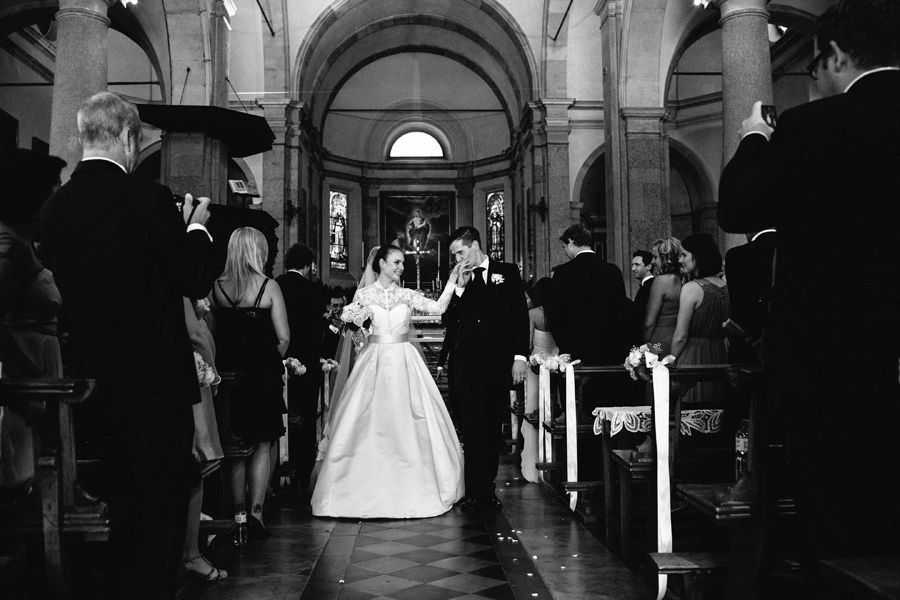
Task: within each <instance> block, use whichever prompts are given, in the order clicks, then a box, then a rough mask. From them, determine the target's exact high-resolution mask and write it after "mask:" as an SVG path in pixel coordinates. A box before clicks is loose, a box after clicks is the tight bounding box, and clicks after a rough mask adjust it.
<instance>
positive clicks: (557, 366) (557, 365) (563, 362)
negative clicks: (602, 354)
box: [528, 352, 581, 373]
mask: <svg viewBox="0 0 900 600" xmlns="http://www.w3.org/2000/svg"><path fill="white" fill-rule="evenodd" d="M580 363H581V361H580V360H572V355H571V354H550V355H547V354H544V353H543V352H538V353H537V354H532V355H531V356H529V357H528V365H529V366H530V367H531V370H532V371H537V370H538V369H539V368H540V366H541V365H544V366H545V367H547V370H548V371H550V372H551V373H565V372H566V367H567V366H568V365H572V366H573V367H574V366H575V365H577V364H580Z"/></svg>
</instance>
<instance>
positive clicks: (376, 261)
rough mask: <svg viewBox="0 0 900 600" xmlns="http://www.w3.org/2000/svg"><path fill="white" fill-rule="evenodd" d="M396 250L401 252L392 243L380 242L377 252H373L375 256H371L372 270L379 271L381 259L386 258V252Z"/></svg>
mask: <svg viewBox="0 0 900 600" xmlns="http://www.w3.org/2000/svg"><path fill="white" fill-rule="evenodd" d="M394 250H396V251H397V252H403V250H401V249H400V248H398V247H397V246H395V245H393V244H382V245H381V246H380V247H379V248H378V252H376V253H375V256H374V257H372V270H373V271H375V272H376V273H381V261H382V260H387V256H388V254H390V253H391V252H393V251H394Z"/></svg>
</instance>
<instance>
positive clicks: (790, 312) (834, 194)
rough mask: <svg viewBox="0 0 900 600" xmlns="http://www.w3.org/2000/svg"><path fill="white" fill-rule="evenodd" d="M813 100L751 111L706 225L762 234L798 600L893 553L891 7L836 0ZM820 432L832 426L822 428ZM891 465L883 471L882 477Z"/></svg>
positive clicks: (898, 289)
mask: <svg viewBox="0 0 900 600" xmlns="http://www.w3.org/2000/svg"><path fill="white" fill-rule="evenodd" d="M810 73H811V74H812V75H813V76H814V77H815V78H816V79H817V85H818V88H819V90H820V91H821V93H822V95H823V96H824V97H823V98H822V99H820V100H816V101H814V102H810V103H808V104H804V105H801V106H798V107H796V108H793V109H791V110H787V111H785V112H784V114H783V115H781V117H780V119H779V120H778V124H777V127H776V129H775V130H774V131H773V129H772V128H771V127H770V126H769V125H768V124H767V123H766V122H765V121H764V120H763V118H762V116H761V109H760V103H759V102H757V103H756V104H754V105H753V109H752V113H751V115H750V116H749V117H748V118H747V119H746V120H745V121H744V123H743V127H742V134H743V139H742V141H741V143H740V145H739V147H738V149H737V152H736V153H735V155H734V157H733V158H732V159H731V161H730V162H729V163H728V165H727V166H726V168H725V170H724V172H723V173H722V179H721V182H720V187H719V205H718V216H719V224H720V225H721V227H722V228H723V229H724V230H725V231H729V232H735V233H744V232H751V231H759V230H760V229H762V228H764V227H771V226H774V227H776V228H777V230H778V252H777V265H776V269H775V270H776V276H775V286H774V294H773V299H772V306H771V310H770V313H769V322H768V325H767V330H766V334H765V344H764V351H765V353H766V362H767V366H771V367H772V368H773V369H774V377H775V378H776V380H777V381H778V386H779V392H780V398H781V400H780V410H781V411H782V413H783V414H782V415H780V420H781V421H783V422H784V429H785V431H786V435H787V437H786V439H785V446H786V450H787V451H788V455H789V457H790V467H791V469H792V470H793V477H792V481H793V483H794V484H795V487H796V497H797V502H798V515H799V516H800V518H801V522H802V525H803V527H804V534H805V536H804V549H805V551H806V556H805V560H804V561H803V562H804V565H805V567H806V569H807V570H806V573H807V575H809V576H810V578H811V579H810V580H811V581H812V586H813V587H811V589H810V597H820V598H830V597H832V596H830V595H828V591H827V590H826V589H815V587H814V586H815V584H816V581H817V577H816V571H815V565H816V560H817V559H819V558H825V557H831V556H853V555H857V556H859V555H867V556H874V555H884V554H889V553H893V554H896V552H897V551H896V535H895V534H896V532H897V531H900V511H898V510H897V507H896V502H895V498H896V493H895V491H894V486H895V481H894V479H895V477H893V476H892V474H890V473H888V472H885V470H884V466H885V465H893V464H895V463H894V461H895V456H896V452H897V448H896V442H895V439H896V427H897V423H898V422H900V402H898V398H900V384H898V372H897V361H898V357H900V311H898V310H897V307H898V306H900V263H898V262H897V261H895V260H891V259H890V258H889V257H891V256H893V253H894V250H895V246H896V240H897V239H898V238H900V202H898V190H900V169H898V168H897V165H898V164H900V112H898V110H897V106H900V2H897V1H896V0H841V1H840V2H838V3H836V4H834V5H833V6H831V7H830V8H828V9H827V10H826V11H825V12H824V13H823V14H822V16H821V17H820V18H819V21H818V30H817V33H816V55H815V58H814V59H813V62H812V63H811V64H810ZM826 432H833V433H831V434H830V433H826ZM889 471H890V469H889Z"/></svg>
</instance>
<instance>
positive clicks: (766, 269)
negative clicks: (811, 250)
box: [725, 229, 776, 364]
mask: <svg viewBox="0 0 900 600" xmlns="http://www.w3.org/2000/svg"><path fill="white" fill-rule="evenodd" d="M775 240H776V235H775V230H774V229H764V230H762V231H759V232H757V233H753V234H749V233H748V234H747V243H746V244H744V245H742V246H735V247H734V248H732V249H731V250H729V251H728V252H727V253H726V254H725V276H726V278H727V279H728V295H729V301H730V310H731V312H730V314H729V315H728V317H729V318H730V319H731V321H732V322H733V323H735V324H736V325H737V326H739V327H740V328H741V329H742V330H743V331H744V332H745V335H744V334H730V335H729V338H728V341H729V347H728V362H730V363H736V364H754V363H758V362H760V354H759V351H758V349H759V347H760V339H761V338H762V332H763V328H764V327H765V324H766V317H767V316H768V313H769V300H770V298H771V295H772V266H773V261H774V260H775Z"/></svg>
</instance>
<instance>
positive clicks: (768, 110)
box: [759, 104, 778, 129]
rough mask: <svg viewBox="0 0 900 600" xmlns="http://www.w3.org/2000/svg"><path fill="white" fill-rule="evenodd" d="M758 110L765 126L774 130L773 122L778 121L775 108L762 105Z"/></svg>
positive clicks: (769, 105)
mask: <svg viewBox="0 0 900 600" xmlns="http://www.w3.org/2000/svg"><path fill="white" fill-rule="evenodd" d="M759 110H760V112H761V113H762V118H763V121H765V122H766V125H768V126H769V127H771V128H772V129H775V122H776V121H777V120H778V114H777V113H776V111H775V107H774V106H773V105H771V104H763V105H762V106H761V107H760V109H759Z"/></svg>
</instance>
